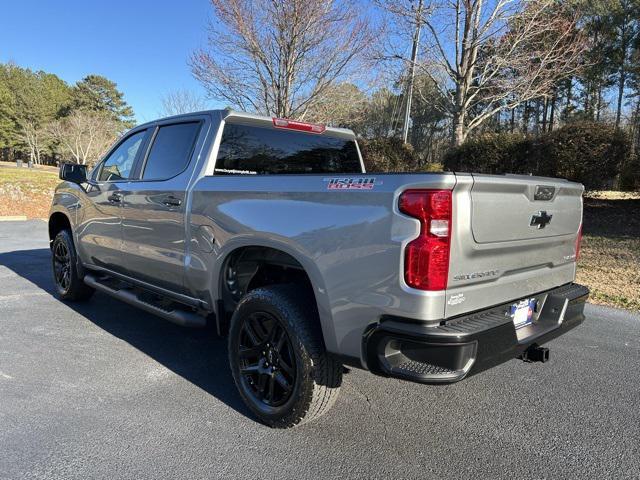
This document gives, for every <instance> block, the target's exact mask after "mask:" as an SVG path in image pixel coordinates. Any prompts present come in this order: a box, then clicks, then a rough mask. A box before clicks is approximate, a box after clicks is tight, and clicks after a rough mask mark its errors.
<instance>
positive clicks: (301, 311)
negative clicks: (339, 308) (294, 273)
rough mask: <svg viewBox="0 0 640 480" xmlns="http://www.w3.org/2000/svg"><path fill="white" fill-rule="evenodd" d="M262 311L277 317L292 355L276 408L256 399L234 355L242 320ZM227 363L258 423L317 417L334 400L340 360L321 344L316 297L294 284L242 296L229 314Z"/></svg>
mask: <svg viewBox="0 0 640 480" xmlns="http://www.w3.org/2000/svg"><path fill="white" fill-rule="evenodd" d="M262 314H266V315H269V316H270V318H275V319H276V320H277V321H278V322H279V324H280V325H281V326H282V329H284V331H285V332H286V335H287V337H288V340H289V344H287V347H288V348H289V347H290V349H291V350H290V351H292V352H293V354H294V356H295V376H292V377H295V382H293V387H292V390H290V393H289V395H290V397H289V398H288V400H286V403H284V404H282V405H280V406H277V407H273V406H270V405H267V404H266V403H264V401H266V399H265V400H264V401H261V400H260V399H259V394H256V392H255V391H254V390H253V389H255V388H257V386H256V385H255V382H254V381H253V379H252V378H251V377H248V376H247V375H246V374H243V373H241V371H240V368H241V365H242V364H243V362H244V360H242V359H241V358H240V354H239V350H240V349H241V348H242V347H241V335H245V337H243V338H244V339H245V341H246V338H247V337H246V335H247V333H242V332H243V328H245V327H243V323H244V322H245V321H246V320H247V319H248V318H255V316H256V315H262ZM245 332H246V331H245ZM267 345H268V344H267ZM260 348H262V347H260ZM265 359H266V357H265V358H263V361H264V360H265ZM229 364H230V366H231V372H232V374H233V379H234V381H235V383H236V386H237V387H238V391H239V392H240V395H241V397H242V399H243V400H244V402H245V403H246V405H247V406H248V407H249V409H251V411H252V412H253V413H254V414H255V415H256V417H257V418H258V419H259V420H260V421H261V422H262V423H264V424H266V425H268V426H270V427H274V428H291V427H295V426H298V425H302V424H303V423H306V422H309V421H312V420H315V419H317V418H318V417H320V416H322V415H323V414H324V413H326V412H327V411H328V410H329V409H330V408H331V407H332V406H333V404H334V403H335V401H336V398H337V397H338V393H339V390H340V384H341V383H342V365H341V364H340V363H339V362H337V361H336V360H335V359H334V358H332V357H331V356H330V355H329V354H328V353H327V351H326V349H325V347H324V342H323V340H322V331H321V328H320V321H319V318H318V311H317V307H316V303H315V298H313V295H312V294H310V293H308V292H307V291H306V290H305V289H302V288H299V287H297V286H295V285H273V286H267V287H262V288H258V289H256V290H252V291H250V292H249V293H248V294H247V295H245V296H244V297H243V298H242V300H241V301H240V302H239V303H238V306H237V308H236V310H235V312H234V314H233V317H232V319H231V328H230V331H229ZM267 365H268V364H267ZM256 375H257V374H256ZM272 375H273V374H272ZM267 378H269V377H268V376H267ZM263 389H264V388H263ZM272 399H273V397H272Z"/></svg>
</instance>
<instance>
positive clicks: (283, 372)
mask: <svg viewBox="0 0 640 480" xmlns="http://www.w3.org/2000/svg"><path fill="white" fill-rule="evenodd" d="M238 356H239V359H240V362H239V367H240V375H241V382H242V383H243V386H244V387H245V388H246V390H247V391H248V392H250V393H251V394H252V395H253V396H254V397H255V400H257V401H258V402H262V403H264V404H265V405H267V406H269V407H279V406H281V405H284V404H285V403H286V402H287V401H288V400H289V398H291V394H292V392H293V386H294V384H295V381H296V359H295V355H294V352H293V348H292V346H291V341H290V340H289V336H288V335H287V332H286V331H285V329H284V328H283V326H282V325H281V324H280V322H279V321H278V320H277V319H276V318H275V317H274V316H273V315H270V314H269V313H267V312H254V313H252V314H251V315H249V316H247V317H246V318H244V319H243V322H242V327H241V333H240V342H239V350H238Z"/></svg>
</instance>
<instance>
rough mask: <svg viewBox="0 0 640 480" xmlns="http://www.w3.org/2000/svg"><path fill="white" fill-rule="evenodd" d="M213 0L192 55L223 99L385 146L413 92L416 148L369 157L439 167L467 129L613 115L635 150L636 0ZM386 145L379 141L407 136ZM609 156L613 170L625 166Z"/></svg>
mask: <svg viewBox="0 0 640 480" xmlns="http://www.w3.org/2000/svg"><path fill="white" fill-rule="evenodd" d="M211 5H212V10H213V14H214V18H213V20H212V22H211V24H210V27H209V43H208V47H207V48H204V49H201V50H198V51H196V52H194V54H193V55H192V56H191V59H190V64H191V67H192V71H193V73H194V75H195V77H196V78H197V79H199V80H200V81H201V83H202V84H203V86H204V87H205V88H206V89H207V91H208V93H209V94H210V95H211V96H212V97H213V98H215V99H217V100H221V101H223V102H226V103H228V104H229V105H231V106H234V107H239V108H245V109H249V110H253V111H257V112H259V113H263V114H267V115H275V116H289V115H293V116H295V117H297V118H299V119H306V120H310V121H319V122H324V123H328V124H331V125H337V126H347V127H350V128H353V129H354V130H355V131H356V132H357V133H358V134H359V135H360V136H361V137H362V138H364V139H365V141H366V140H370V142H369V145H377V146H378V147H380V148H382V145H383V143H381V142H380V139H397V138H401V137H402V130H403V127H404V123H405V115H404V111H405V109H406V105H407V101H408V99H409V98H411V107H410V115H409V124H408V144H409V150H410V154H409V155H405V153H406V152H403V153H401V154H400V155H399V157H398V158H396V159H394V160H393V161H384V160H380V161H378V160H376V161H375V162H373V163H376V164H380V162H382V164H385V165H390V164H394V165H396V166H397V167H398V168H404V169H424V168H433V166H432V165H431V166H430V164H433V163H437V162H441V161H442V160H443V158H444V157H445V154H446V153H447V152H450V151H451V150H452V148H453V150H454V151H455V150H456V148H455V147H459V146H460V145H462V144H463V143H464V142H465V141H467V140H469V139H474V141H478V139H479V138H481V137H483V136H484V135H487V134H493V135H495V134H500V135H505V134H514V135H516V134H517V135H524V136H527V137H533V136H539V135H546V134H547V133H548V132H552V131H553V130H555V129H557V128H559V127H561V126H563V125H567V124H570V123H572V122H601V123H606V124H611V125H613V126H614V127H615V130H614V131H616V132H617V131H623V132H624V133H625V134H626V135H627V137H626V138H627V139H628V141H629V142H630V144H629V148H628V149H622V150H619V149H617V150H616V149H614V150H616V151H617V152H621V153H620V154H624V155H631V154H635V152H636V151H637V150H638V143H639V142H638V137H639V135H640V128H639V125H640V39H639V32H640V2H638V1H636V0H596V1H591V0H589V1H587V0H564V1H558V0H528V1H527V0H525V1H517V0H484V1H482V0H481V1H477V0H396V1H394V2H388V1H386V0H372V1H370V2H368V3H367V2H361V1H356V0H343V1H332V0H319V1H317V0H316V1H313V2H312V1H309V0H284V1H281V2H272V1H270V0H211ZM363 6H366V7H367V8H364V9H363ZM309 25H313V28H308V26H309ZM327 52H330V53H331V54H330V55H328V54H327ZM412 79H413V81H412ZM408 92H411V95H409V94H408ZM580 131H584V130H583V129H580ZM607 131H609V130H607ZM593 138H598V139H601V136H593ZM492 141H494V142H495V138H494V139H493V140H492ZM389 145H390V147H389V148H386V150H387V153H388V152H393V151H398V148H400V149H404V148H405V147H403V146H402V144H401V143H400V144H398V142H395V141H394V142H391V143H390V144H389ZM398 145H400V146H399V147H398ZM625 152H626V153H625ZM377 153H378V154H379V153H380V150H378V152H377ZM400 158H404V159H405V160H403V161H401V160H400ZM617 160H618V166H619V168H618V170H619V169H620V168H622V164H623V163H624V164H629V161H628V160H629V159H627V158H624V159H623V158H620V159H617ZM576 161H579V159H576ZM406 162H413V164H406Z"/></svg>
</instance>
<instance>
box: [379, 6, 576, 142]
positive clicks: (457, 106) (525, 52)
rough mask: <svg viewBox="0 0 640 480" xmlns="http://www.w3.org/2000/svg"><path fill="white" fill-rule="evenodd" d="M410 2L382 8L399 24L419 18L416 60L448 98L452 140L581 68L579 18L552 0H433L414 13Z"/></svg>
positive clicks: (459, 139)
mask: <svg viewBox="0 0 640 480" xmlns="http://www.w3.org/2000/svg"><path fill="white" fill-rule="evenodd" d="M405 4H406V5H405ZM409 5H410V0H399V1H398V2H395V4H394V7H393V8H387V10H388V11H390V13H391V15H392V17H395V18H396V19H397V21H398V24H399V25H407V24H409V25H411V24H413V25H415V23H416V22H417V21H420V22H421V24H422V25H424V30H425V32H426V35H425V41H424V42H423V44H422V50H421V52H422V55H421V57H422V58H421V59H420V60H419V61H418V65H417V66H418V67H419V68H420V69H421V70H422V71H423V72H424V73H425V74H427V75H429V76H431V77H432V79H433V80H434V82H435V84H436V85H438V87H439V88H440V91H441V93H442V95H443V96H444V97H445V98H446V99H447V111H448V114H449V115H450V117H451V121H452V142H453V143H454V144H456V145H459V144H461V143H462V142H464V140H465V139H466V137H467V135H468V134H469V133H470V132H471V131H473V130H474V129H476V128H478V127H479V126H480V125H482V124H483V123H484V122H486V121H487V120H489V119H491V118H492V117H494V116H495V114H496V113H497V112H499V111H500V110H502V109H505V110H509V109H512V108H515V107H516V106H518V105H520V104H522V103H524V102H526V101H528V100H532V99H535V98H540V97H544V96H547V95H549V94H550V93H551V91H552V89H553V86H554V85H556V84H557V82H558V81H560V80H561V79H564V78H567V77H569V76H571V75H573V74H575V73H576V71H577V70H578V69H579V68H580V64H581V58H582V54H583V52H584V51H585V48H586V43H585V42H584V40H583V39H582V38H581V36H580V35H579V34H578V33H577V29H576V21H577V19H576V18H575V17H574V16H573V15H572V14H571V13H569V12H568V11H565V10H564V9H563V7H562V5H560V4H559V3H558V2H556V1H555V0H521V1H517V0H434V1H432V2H430V3H429V4H428V8H425V10H424V14H423V15H422V18H421V19H419V20H412V19H414V18H415V11H414V10H412V9H411V8H410V6H409ZM408 19H409V20H408ZM410 20H412V21H410ZM398 56H400V58H403V59H404V57H403V56H402V55H396V57H398ZM404 60H405V61H407V60H406V59H404Z"/></svg>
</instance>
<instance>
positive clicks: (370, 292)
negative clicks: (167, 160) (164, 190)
mask: <svg viewBox="0 0 640 480" xmlns="http://www.w3.org/2000/svg"><path fill="white" fill-rule="evenodd" d="M351 177H353V178H362V177H366V178H374V179H375V182H374V187H373V188H372V189H371V190H329V189H328V187H327V186H328V183H329V181H330V180H331V179H332V178H336V177H331V176H326V175H287V176H281V175H273V176H270V175H265V176H208V177H203V178H201V179H200V180H199V181H198V182H197V183H196V185H195V186H194V189H193V192H192V208H191V216H190V219H189V221H190V231H191V232H195V233H194V236H193V238H192V239H191V242H190V249H191V250H190V252H189V255H188V272H187V281H188V282H189V287H190V289H191V290H192V291H193V292H194V293H196V294H198V295H200V296H206V295H207V294H210V295H213V296H219V293H220V288H221V285H220V277H221V268H222V266H223V264H224V260H225V258H227V256H228V255H229V254H230V253H231V252H233V251H234V250H235V249H237V248H240V247H244V246H251V245H259V246H267V247H272V248H276V249H279V250H282V251H284V252H286V253H288V254H290V255H291V256H293V257H294V258H295V259H296V260H297V261H298V262H299V263H300V264H301V265H302V266H303V267H304V268H305V270H306V272H307V274H308V276H309V277H310V279H311V282H312V285H313V288H314V292H315V296H316V300H317V303H318V308H319V313H320V320H321V325H322V330H323V334H324V337H325V342H326V346H327V349H328V350H329V351H330V352H333V353H339V354H343V355H348V356H352V357H360V356H361V341H362V334H363V332H364V330H365V328H366V327H367V326H368V325H369V324H370V323H372V322H375V321H377V320H378V319H379V317H380V316H381V315H384V314H385V313H386V314H394V315H404V316H406V317H408V318H415V319H420V320H424V321H433V322H437V321H439V320H440V319H441V318H442V316H443V315H444V292H419V291H416V290H413V289H409V288H408V287H407V286H406V285H405V284H404V279H403V278H402V274H401V272H403V268H402V265H401V262H402V251H403V247H404V244H405V243H406V242H408V241H409V240H410V239H412V238H415V237H416V236H417V234H418V232H419V228H420V227H419V223H418V221H417V220H414V219H411V218H409V217H406V216H404V215H402V214H400V213H399V212H398V210H397V198H398V196H399V194H400V192H401V191H402V190H404V189H406V188H443V189H452V188H453V187H454V185H455V176H454V175H453V174H421V175H404V174H397V175H396V174H384V175H379V174H362V175H351V176H340V178H351ZM203 227H205V228H206V229H208V230H209V231H211V232H212V233H213V236H214V238H215V242H214V245H213V251H212V252H210V253H209V252H206V251H203V249H202V248H201V247H200V246H199V245H200V244H201V243H202V242H201V239H198V238H197V235H198V234H197V232H199V231H202V230H201V229H202V228H203ZM211 300H215V298H212V299H211Z"/></svg>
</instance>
